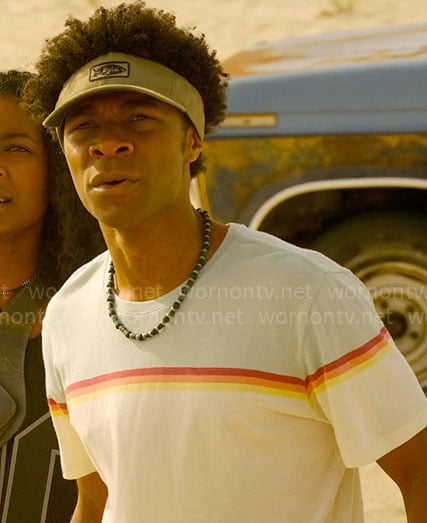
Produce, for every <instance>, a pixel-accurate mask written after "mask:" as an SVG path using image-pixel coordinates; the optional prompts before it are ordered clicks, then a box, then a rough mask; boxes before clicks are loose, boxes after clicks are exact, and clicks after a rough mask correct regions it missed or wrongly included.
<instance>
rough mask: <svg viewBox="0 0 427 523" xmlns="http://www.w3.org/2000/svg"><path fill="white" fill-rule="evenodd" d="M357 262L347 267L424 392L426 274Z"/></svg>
mask: <svg viewBox="0 0 427 523" xmlns="http://www.w3.org/2000/svg"><path fill="white" fill-rule="evenodd" d="M360 262H361V260H360V259H359V260H358V263H357V267H351V266H350V265H351V264H350V265H348V266H349V268H350V269H351V270H353V272H354V273H355V274H356V276H358V278H360V279H361V280H362V281H363V283H364V284H365V285H366V286H367V288H368V289H369V291H370V293H371V296H372V299H373V301H374V304H375V308H376V310H377V312H378V314H379V315H380V316H381V318H382V320H383V322H384V324H385V326H386V327H387V328H388V330H389V332H390V334H391V335H392V337H393V339H394V341H395V342H396V345H397V347H398V348H399V350H400V351H401V352H402V354H403V355H404V356H405V358H406V360H407V361H408V363H409V364H410V365H411V367H412V369H413V371H414V372H415V374H416V375H417V378H418V381H419V382H420V384H421V386H422V387H423V388H424V389H427V321H426V318H427V270H425V269H424V268H422V267H420V266H418V265H416V264H414V263H411V262H404V261H382V262H378V260H376V261H375V260H370V261H368V260H366V259H365V260H364V263H362V264H361V263H360Z"/></svg>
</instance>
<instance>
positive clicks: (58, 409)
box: [42, 314, 95, 479]
mask: <svg viewBox="0 0 427 523" xmlns="http://www.w3.org/2000/svg"><path fill="white" fill-rule="evenodd" d="M60 343H61V342H60V340H59V341H54V337H53V336H52V333H51V329H50V318H49V315H48V314H47V315H46V317H45V319H44V322H43V334H42V346H43V360H44V365H45V373H46V393H47V398H48V404H49V411H50V414H51V417H52V421H53V426H54V428H55V432H56V436H57V438H58V444H59V451H60V458H61V467H62V473H63V476H64V478H65V479H76V478H79V477H83V476H86V475H87V474H90V473H92V472H94V471H95V467H94V465H93V463H92V461H91V459H90V457H89V456H88V454H87V452H86V450H85V448H84V446H83V444H82V441H81V439H80V438H79V436H78V434H77V432H76V431H75V430H74V428H73V426H72V423H71V421H70V416H69V412H68V407H67V401H66V397H65V391H64V387H63V383H62V379H61V372H60V369H58V366H57V363H56V359H57V358H56V356H57V354H58V353H59V352H60V351H59V350H58V349H59V347H58V344H60Z"/></svg>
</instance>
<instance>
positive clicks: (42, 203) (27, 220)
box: [0, 93, 48, 240]
mask: <svg viewBox="0 0 427 523" xmlns="http://www.w3.org/2000/svg"><path fill="white" fill-rule="evenodd" d="M47 192H48V164H47V151H46V147H45V145H44V142H43V138H42V133H41V129H40V127H38V126H37V125H35V124H34V123H33V122H32V121H31V120H30V119H29V118H28V116H27V115H26V113H25V112H24V111H22V110H21V109H20V107H19V105H18V101H17V100H16V99H15V98H13V97H12V96H9V95H5V94H2V93H0V239H4V240H5V239H13V238H17V237H25V236H27V237H28V238H30V237H31V238H33V239H34V236H35V235H36V236H37V237H38V236H39V235H40V231H41V228H42V225H43V220H44V216H45V213H46V208H47Z"/></svg>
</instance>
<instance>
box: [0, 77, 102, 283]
mask: <svg viewBox="0 0 427 523" xmlns="http://www.w3.org/2000/svg"><path fill="white" fill-rule="evenodd" d="M32 76H33V75H32V74H31V73H29V72H26V71H15V70H11V71H5V72H0V95H9V96H12V97H14V98H16V99H17V100H18V101H20V100H21V99H22V95H23V91H24V87H25V84H26V83H27V82H28V80H29V79H30V78H32ZM42 135H43V141H44V144H45V146H46V149H47V153H48V169H49V172H48V180H49V191H48V207H47V212H46V216H45V220H44V223H43V229H42V233H41V238H40V250H39V252H40V255H39V264H38V269H37V272H38V275H39V278H40V280H41V281H42V282H43V284H44V285H46V286H52V287H54V288H58V287H59V286H60V285H61V284H62V283H63V282H64V281H65V279H66V278H67V277H68V276H69V275H70V274H71V273H72V272H73V271H74V270H75V269H77V268H78V267H79V266H80V265H82V264H83V263H85V262H87V261H89V260H90V259H91V258H93V257H94V256H95V255H97V254H98V253H100V252H102V250H104V249H105V244H104V241H103V239H102V235H101V233H100V230H99V226H98V223H97V222H96V220H95V219H94V218H93V217H92V216H91V215H90V214H89V213H88V212H87V211H86V210H85V209H84V207H83V206H82V204H81V203H80V200H79V199H78V197H77V194H76V191H75V189H74V187H73V184H72V181H71V176H70V175H69V172H68V168H67V165H66V163H65V159H64V157H63V155H62V153H61V151H60V150H59V148H58V145H57V144H56V142H54V141H53V140H52V138H51V136H50V135H49V134H48V133H47V131H46V130H44V129H42Z"/></svg>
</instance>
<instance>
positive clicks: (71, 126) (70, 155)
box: [64, 92, 201, 229]
mask: <svg viewBox="0 0 427 523" xmlns="http://www.w3.org/2000/svg"><path fill="white" fill-rule="evenodd" d="M200 148H201V144H200V140H199V138H198V136H197V133H196V131H195V130H194V129H193V127H192V126H188V127H186V126H185V125H184V123H183V117H182V115H181V114H180V113H179V112H178V110H176V109H175V108H174V107H172V106H170V105H169V104H166V103H163V102H161V101H158V100H156V99H154V98H151V97H149V96H146V95H143V94H140V93H132V92H118V93H109V94H100V95H96V96H93V97H90V98H87V99H84V100H82V101H80V102H78V103H77V104H76V105H75V106H74V107H73V108H72V109H71V110H70V111H69V113H68V114H67V116H66V119H65V124H64V152H65V156H66V159H67V162H68V165H69V168H70V171H71V175H72V178H73V181H74V185H75V187H76V190H77V192H78V194H79V196H80V199H81V200H82V202H83V204H84V206H85V207H86V208H87V209H88V211H89V212H90V213H91V214H92V215H93V216H95V217H96V218H97V219H98V220H99V221H100V223H101V226H102V227H107V228H108V227H110V228H117V229H123V228H127V227H134V226H136V225H138V224H140V223H143V222H144V220H148V219H149V218H150V217H152V216H154V215H155V214H156V213H157V212H159V211H161V210H162V209H164V208H165V207H168V206H170V205H172V204H176V203H179V202H184V201H185V202H188V198H189V196H188V192H189V182H190V173H189V165H190V163H191V162H192V161H194V160H195V159H196V158H197V157H198V155H199V153H200Z"/></svg>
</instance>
